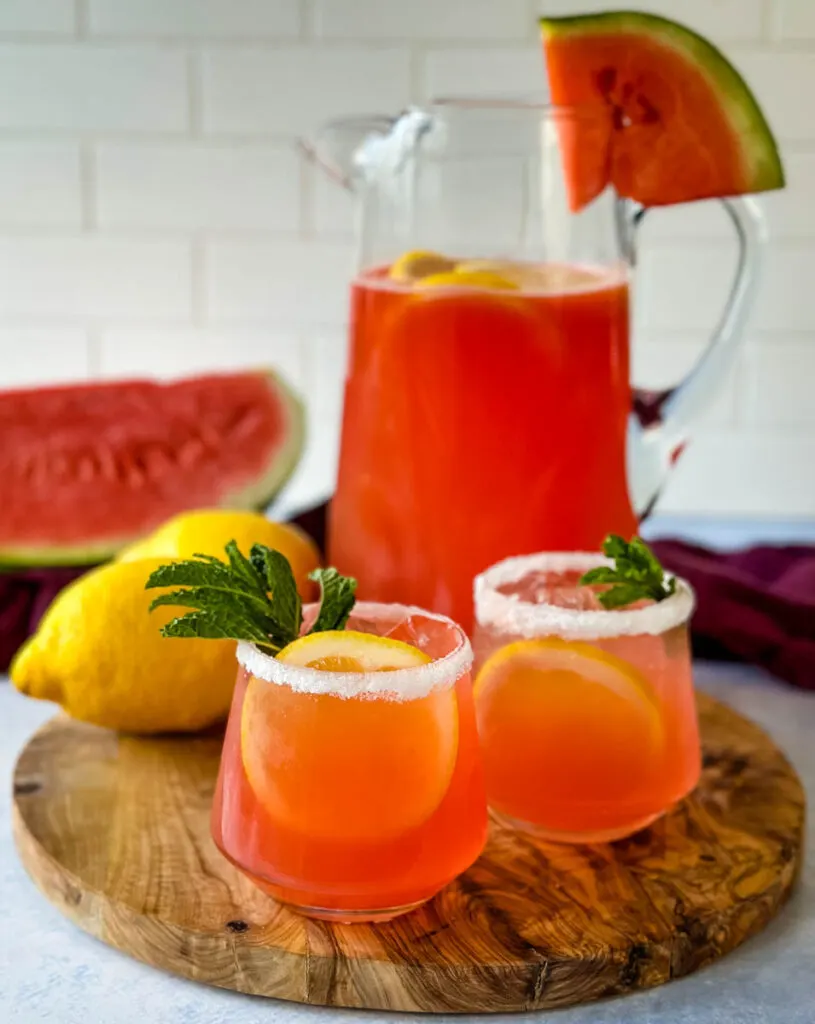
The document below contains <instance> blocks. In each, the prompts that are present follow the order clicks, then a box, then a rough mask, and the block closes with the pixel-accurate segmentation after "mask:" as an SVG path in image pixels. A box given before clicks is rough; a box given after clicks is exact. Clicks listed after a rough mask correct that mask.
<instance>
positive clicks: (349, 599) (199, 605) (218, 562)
mask: <svg viewBox="0 0 815 1024" xmlns="http://www.w3.org/2000/svg"><path fill="white" fill-rule="evenodd" d="M224 550H225V552H226V558H227V560H226V561H223V560H222V559H219V558H215V557H213V556H212V555H194V556H193V557H192V558H190V559H185V560H183V561H176V562H171V563H170V564H168V565H162V566H159V568H158V569H156V570H154V571H153V572H152V573H151V574H150V575H149V577H148V579H147V582H146V583H145V588H146V589H148V590H149V589H152V588H154V587H167V588H172V589H170V590H169V592H168V593H164V594H159V595H158V596H157V597H156V598H155V600H154V601H153V602H152V604H151V605H150V610H151V611H152V610H153V609H154V608H159V607H161V606H177V607H180V608H191V609H193V610H192V611H190V612H187V613H186V614H185V615H180V616H178V617H177V618H174V619H172V620H171V621H170V622H168V623H167V624H166V625H165V626H163V627H162V629H161V633H162V635H163V636H166V637H201V638H208V639H219V640H224V639H229V640H248V641H249V642H251V643H255V644H257V645H258V646H260V647H263V648H264V649H265V650H267V651H270V652H271V653H275V652H277V651H280V650H281V649H282V648H283V647H286V646H288V644H290V643H292V641H294V640H296V639H297V638H298V636H299V635H300V629H301V627H302V623H303V610H302V603H301V600H300V595H299V594H298V592H297V582H296V580H295V578H294V574H293V572H292V569H291V566H290V565H289V563H288V561H287V559H286V558H285V557H284V556H283V555H282V554H281V553H280V552H279V551H275V550H273V549H272V548H268V547H266V546H265V545H264V544H254V545H253V546H252V549H251V551H250V552H249V555H248V556H247V555H245V554H244V553H243V552H242V551H241V550H240V549H239V548H238V545H237V543H236V542H235V541H234V540H231V541H230V542H229V543H228V544H227V545H226V547H225V549H224ZM311 579H314V580H318V581H319V583H320V589H321V592H322V603H321V607H320V611H319V615H318V616H317V621H316V622H315V623H314V626H313V627H312V630H311V632H316V631H318V630H326V629H342V628H343V626H345V623H346V622H347V621H348V616H349V614H350V612H351V609H352V608H353V606H354V601H355V597H354V594H355V591H356V585H357V584H356V580H352V579H349V578H347V577H345V576H341V575H340V574H339V573H338V572H337V571H336V569H318V570H317V571H316V572H314V573H312V574H311Z"/></svg>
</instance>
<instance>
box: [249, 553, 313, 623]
mask: <svg viewBox="0 0 815 1024" xmlns="http://www.w3.org/2000/svg"><path fill="white" fill-rule="evenodd" d="M249 554H250V558H251V565H252V568H253V569H254V571H255V572H256V573H257V575H258V576H259V577H260V578H261V579H262V580H263V585H264V587H265V589H266V590H267V591H269V592H270V593H271V595H272V608H273V612H272V618H273V619H274V621H275V623H276V625H277V627H278V631H279V632H280V633H281V634H285V635H288V636H291V637H292V639H296V638H297V637H298V636H299V635H300V627H301V626H302V625H303V605H302V602H301V600H300V595H299V594H298V593H297V581H296V580H295V578H294V573H293V572H292V570H291V566H290V565H289V561H288V559H287V558H286V557H285V556H284V555H282V554H281V553H280V552H279V551H275V550H274V549H273V548H267V547H266V545H265V544H253V545H252V550H251V551H250V553H249Z"/></svg>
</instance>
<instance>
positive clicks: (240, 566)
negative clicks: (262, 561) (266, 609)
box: [224, 540, 269, 598]
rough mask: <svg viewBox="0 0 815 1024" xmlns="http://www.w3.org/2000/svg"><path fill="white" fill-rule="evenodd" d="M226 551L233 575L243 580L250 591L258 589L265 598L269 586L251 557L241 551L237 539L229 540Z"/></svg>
mask: <svg viewBox="0 0 815 1024" xmlns="http://www.w3.org/2000/svg"><path fill="white" fill-rule="evenodd" d="M224 551H225V552H226V557H227V558H228V559H229V568H230V569H231V570H232V573H233V575H234V576H235V577H236V578H237V579H240V580H242V581H243V582H244V584H245V585H246V588H247V589H248V590H249V591H253V592H254V591H257V593H258V594H259V595H260V596H261V597H264V598H265V597H266V594H267V592H268V590H269V588H268V587H267V586H266V581H265V580H264V578H263V575H262V574H261V573H259V572H258V571H257V570H256V569H255V567H254V565H253V564H252V562H251V561H250V559H248V558H247V557H246V556H245V555H244V554H242V553H241V552H240V550H239V549H238V545H237V544H236V543H235V541H234V540H231V541H229V543H228V544H227V545H226V547H225V548H224Z"/></svg>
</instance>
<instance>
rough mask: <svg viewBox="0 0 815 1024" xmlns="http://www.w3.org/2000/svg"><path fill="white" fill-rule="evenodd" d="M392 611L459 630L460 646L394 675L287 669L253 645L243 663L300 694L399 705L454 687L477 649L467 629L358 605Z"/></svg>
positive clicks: (430, 615) (243, 648)
mask: <svg viewBox="0 0 815 1024" xmlns="http://www.w3.org/2000/svg"><path fill="white" fill-rule="evenodd" d="M384 609H387V610H388V611H390V612H394V611H396V612H401V613H402V614H404V615H422V616H424V617H425V618H427V619H435V620H436V621H437V622H445V623H448V624H449V625H451V626H453V627H455V629H456V631H457V633H458V637H459V643H458V646H457V647H456V648H455V649H454V650H452V651H450V653H449V654H445V655H444V657H443V658H438V659H437V660H436V661H431V662H429V663H428V664H426V665H418V666H416V667H415V668H396V669H391V670H390V671H389V672H325V671H324V670H322V669H318V668H305V667H304V666H300V665H284V664H283V662H281V661H278V660H277V659H276V658H274V657H272V656H271V655H270V654H264V653H263V652H262V651H260V650H258V648H257V647H256V646H255V645H254V644H251V643H248V642H247V641H245V640H241V641H240V642H239V644H238V650H237V657H238V662H239V663H240V664H241V665H242V666H243V667H244V668H245V669H246V671H247V672H249V673H250V674H251V675H253V676H255V678H257V679H263V680H264V681H265V682H267V683H276V684H277V685H278V686H288V687H290V688H291V689H292V690H296V691H297V692H298V693H326V694H328V693H330V694H332V695H333V696H335V697H343V698H345V697H359V696H362V695H363V694H384V693H387V694H389V695H392V698H393V699H394V700H400V701H406V700H416V699H418V698H419V697H426V696H427V695H428V694H429V693H430V692H431V691H432V690H435V689H436V688H437V687H439V686H443V685H444V684H447V683H450V684H452V683H454V682H455V681H456V680H457V679H459V678H460V677H461V676H462V675H463V674H464V673H465V672H466V671H467V670H468V669H469V668H470V666H471V665H472V663H473V650H472V647H471V646H470V641H469V640H468V639H467V637H466V635H465V633H464V631H463V630H462V629H461V627H460V626H459V625H458V624H457V623H455V622H453V620H452V619H448V618H447V616H446V615H437V614H435V613H434V612H428V611H425V609H424V608H417V607H415V606H414V605H406V604H381V603H378V602H375V601H358V602H357V603H356V605H355V606H354V612H359V613H360V614H363V615H364V614H368V615H376V613H377V612H379V611H382V610H384Z"/></svg>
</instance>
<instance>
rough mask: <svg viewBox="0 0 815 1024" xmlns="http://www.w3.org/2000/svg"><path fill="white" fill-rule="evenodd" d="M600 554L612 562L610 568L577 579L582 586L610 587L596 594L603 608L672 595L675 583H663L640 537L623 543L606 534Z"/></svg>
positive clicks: (657, 565)
mask: <svg viewBox="0 0 815 1024" xmlns="http://www.w3.org/2000/svg"><path fill="white" fill-rule="evenodd" d="M603 554H604V555H606V557H607V558H610V559H612V560H613V561H614V567H613V568H611V567H610V566H598V567H597V568H596V569H590V570H589V571H588V572H586V573H584V574H583V576H581V578H580V582H581V583H582V584H584V585H591V584H596V583H601V584H603V583H605V584H611V586H610V588H609V589H608V590H604V591H602V592H601V593H599V594H598V595H597V596H598V600H599V601H600V603H601V604H602V605H603V607H604V608H623V607H624V606H625V605H628V604H633V603H634V602H635V601H641V600H643V599H649V600H652V601H664V600H665V598H666V597H670V596H671V594H673V593H675V591H676V580H675V579H673V578H671V579H666V577H665V570H664V569H663V568H662V565H661V564H660V562H659V559H658V558H657V557H656V555H655V554H654V553H653V551H652V550H651V549H650V548H649V547H648V545H647V544H646V543H645V541H644V540H642V539H641V538H640V537H632V538H631V540H630V541H625V540H623V538H622V537H619V536H617V535H616V534H613V533H612V534H609V535H608V537H606V539H605V541H604V542H603Z"/></svg>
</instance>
